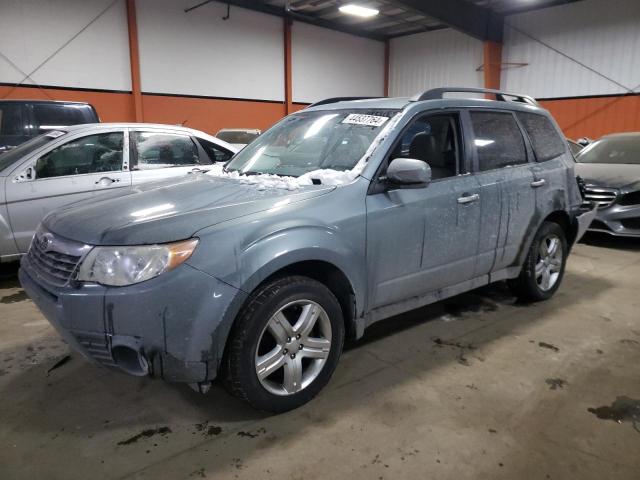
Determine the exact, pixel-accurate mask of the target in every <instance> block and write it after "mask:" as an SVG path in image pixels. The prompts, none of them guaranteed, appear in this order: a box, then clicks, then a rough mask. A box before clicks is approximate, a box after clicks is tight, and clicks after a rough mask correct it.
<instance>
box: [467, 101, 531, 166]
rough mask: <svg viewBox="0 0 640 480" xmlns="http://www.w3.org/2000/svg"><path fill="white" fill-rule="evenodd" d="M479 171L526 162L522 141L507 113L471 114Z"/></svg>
mask: <svg viewBox="0 0 640 480" xmlns="http://www.w3.org/2000/svg"><path fill="white" fill-rule="evenodd" d="M471 122H472V124H473V131H474V133H475V147H476V149H477V151H478V163H479V165H480V171H485V170H494V169H496V168H502V167H507V166H510V165H520V164H522V163H527V151H526V148H525V146H524V139H523V138H522V133H521V131H520V127H518V124H517V123H516V119H515V118H514V116H513V115H512V114H511V113H500V112H471Z"/></svg>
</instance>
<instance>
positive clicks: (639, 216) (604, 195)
mask: <svg viewBox="0 0 640 480" xmlns="http://www.w3.org/2000/svg"><path fill="white" fill-rule="evenodd" d="M576 162H577V163H576V174H577V175H579V176H580V177H581V178H582V180H583V181H584V183H585V191H586V200H587V201H590V202H593V203H595V204H596V205H597V206H598V215H597V216H596V219H595V220H594V221H593V223H592V224H591V226H590V227H589V230H592V231H597V232H604V233H608V234H609V235H617V236H625V237H640V133H619V134H615V135H607V136H606V137H602V138H601V139H600V140H598V141H596V142H594V143H591V144H590V145H589V146H588V147H586V148H585V149H584V150H582V151H581V152H580V153H579V154H578V156H577V157H576Z"/></svg>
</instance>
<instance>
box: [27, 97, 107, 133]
mask: <svg viewBox="0 0 640 480" xmlns="http://www.w3.org/2000/svg"><path fill="white" fill-rule="evenodd" d="M33 114H34V116H35V120H36V125H37V126H38V129H39V131H40V133H46V132H47V131H48V130H53V129H56V128H60V127H64V126H66V125H77V124H79V123H92V122H95V121H96V120H95V118H94V117H95V116H94V114H93V111H92V110H91V107H88V106H86V105H48V104H37V103H36V104H34V105H33Z"/></svg>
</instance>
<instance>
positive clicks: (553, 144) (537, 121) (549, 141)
mask: <svg viewBox="0 0 640 480" xmlns="http://www.w3.org/2000/svg"><path fill="white" fill-rule="evenodd" d="M517 115H518V118H519V119H520V122H522V126H523V127H524V129H525V131H526V132H527V135H528V136H529V140H531V145H532V147H533V151H534V152H535V154H536V160H537V161H538V162H546V161H547V160H551V159H553V158H556V157H559V156H560V155H562V154H564V153H565V152H566V151H567V145H566V143H565V140H563V139H562V138H561V137H560V135H558V131H557V130H556V129H555V128H554V126H553V124H552V123H551V121H550V120H549V119H548V118H547V117H545V116H544V115H538V114H537V113H523V112H518V113H517Z"/></svg>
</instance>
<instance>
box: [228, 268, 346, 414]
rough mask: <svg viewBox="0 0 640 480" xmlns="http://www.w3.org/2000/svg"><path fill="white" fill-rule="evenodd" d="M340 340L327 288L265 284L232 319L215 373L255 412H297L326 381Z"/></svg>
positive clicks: (289, 280)
mask: <svg viewBox="0 0 640 480" xmlns="http://www.w3.org/2000/svg"><path fill="white" fill-rule="evenodd" d="M314 318H315V319H314ZM344 335H345V328H344V320H343V316H342V310H341V308H340V304H339V303H338V300H337V299H336V297H335V296H334V295H333V294H332V293H331V291H330V290H329V289H328V288H327V287H326V286H324V285H323V284H321V283H320V282H317V281H315V280H312V279H310V278H307V277H302V276H289V277H284V278H280V279H277V280H274V281H272V282H269V283H267V284H265V285H263V286H261V287H259V288H258V289H257V290H256V291H255V292H254V293H253V294H252V295H251V296H250V297H249V299H248V301H247V303H246V304H245V306H244V307H243V309H242V310H241V312H240V314H239V315H238V317H237V318H236V322H235V324H234V326H233V328H232V330H231V333H230V335H229V340H228V343H227V348H226V352H225V355H224V358H223V362H222V369H221V372H220V373H221V377H222V380H223V384H224V385H225V388H226V389H227V390H228V391H229V392H230V393H231V394H232V395H234V396H236V397H238V398H240V399H242V400H244V401H246V402H248V403H249V404H250V405H251V406H252V407H254V408H256V409H257V410H262V411H266V412H273V413H281V412H286V411H288V410H292V409H294V408H297V407H299V406H301V405H303V404H305V403H307V402H309V401H310V400H311V399H312V398H313V397H315V396H316V395H317V394H318V392H320V390H322V388H323V387H324V386H325V385H326V384H327V383H328V382H329V379H330V378H331V375H332V374H333V372H334V370H335V368H336V365H337V364H338V359H339V358H340V354H341V353H342V347H343V344H344ZM305 342H306V343H307V344H306V345H305ZM259 372H260V373H259Z"/></svg>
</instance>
